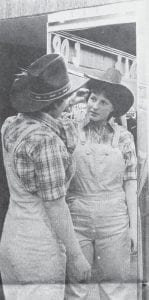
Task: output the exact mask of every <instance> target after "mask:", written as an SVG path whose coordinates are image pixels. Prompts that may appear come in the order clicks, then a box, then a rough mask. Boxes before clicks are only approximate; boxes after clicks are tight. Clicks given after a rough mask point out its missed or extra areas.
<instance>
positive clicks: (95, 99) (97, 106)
mask: <svg viewBox="0 0 149 300" xmlns="http://www.w3.org/2000/svg"><path fill="white" fill-rule="evenodd" d="M113 110H114V108H113V105H112V103H111V102H110V100H108V99H107V98H106V97H105V96H104V93H103V92H98V91H94V92H91V95H90V97H89V99H88V105H87V113H88V116H89V118H90V120H92V121H95V122H97V121H106V120H107V119H108V116H109V114H110V113H111V112H112V111H113Z"/></svg>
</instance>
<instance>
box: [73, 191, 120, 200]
mask: <svg viewBox="0 0 149 300" xmlns="http://www.w3.org/2000/svg"><path fill="white" fill-rule="evenodd" d="M71 197H72V198H81V199H82V198H85V199H87V200H88V201H105V200H109V201H110V200H113V199H118V198H120V199H125V192H124V191H122V190H121V191H114V192H110V191H108V192H107V191H102V192H99V193H94V194H93V193H80V192H75V193H70V194H68V196H67V198H68V200H69V198H71Z"/></svg>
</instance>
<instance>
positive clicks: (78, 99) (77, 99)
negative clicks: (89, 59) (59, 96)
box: [69, 88, 89, 106]
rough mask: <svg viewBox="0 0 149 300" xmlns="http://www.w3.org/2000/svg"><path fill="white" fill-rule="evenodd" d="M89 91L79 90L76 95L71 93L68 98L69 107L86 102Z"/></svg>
mask: <svg viewBox="0 0 149 300" xmlns="http://www.w3.org/2000/svg"><path fill="white" fill-rule="evenodd" d="M88 94H89V90H88V89H85V88H81V89H79V90H78V91H77V92H76V93H73V94H72V96H71V97H70V98H69V105H71V106H72V105H76V104H78V103H82V102H85V101H86V100H87V97H88Z"/></svg>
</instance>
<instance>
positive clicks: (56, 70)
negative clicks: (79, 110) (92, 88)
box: [10, 53, 89, 112]
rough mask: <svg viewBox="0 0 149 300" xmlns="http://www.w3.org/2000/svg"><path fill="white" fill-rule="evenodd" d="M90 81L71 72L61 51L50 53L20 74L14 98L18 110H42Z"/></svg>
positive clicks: (16, 82)
mask: <svg viewBox="0 0 149 300" xmlns="http://www.w3.org/2000/svg"><path fill="white" fill-rule="evenodd" d="M88 80H89V79H87V78H86V79H85V78H84V77H79V76H78V75H76V74H68V71H67V68H66V65H65V62H64V59H63V57H62V56H60V55H59V54H56V53H54V54H47V55H44V56H42V57H40V58H39V59H37V60H36V61H35V62H33V63H32V64H31V65H30V66H29V67H28V68H27V70H24V71H23V72H22V73H21V74H18V76H17V78H16V79H15V80H14V83H13V85H12V87H11V91H10V101H11V104H12V106H13V107H14V108H15V109H16V110H17V111H18V112H34V111H38V110H41V109H42V108H44V107H46V106H49V105H50V104H51V103H53V102H54V101H55V100H61V99H64V98H65V97H68V96H70V95H71V94H72V93H73V92H75V91H76V90H78V89H79V88H80V87H81V86H83V85H84V84H85V83H86V82H87V81H88Z"/></svg>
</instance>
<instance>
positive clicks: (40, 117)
mask: <svg viewBox="0 0 149 300" xmlns="http://www.w3.org/2000/svg"><path fill="white" fill-rule="evenodd" d="M30 116H31V117H32V118H34V119H35V120H37V121H40V122H42V123H44V124H45V125H46V126H48V127H50V128H51V129H52V130H53V131H54V132H55V133H56V134H58V135H60V129H59V122H58V120H57V119H55V118H53V117H52V116H51V115H49V114H47V113H45V112H35V113H31V114H30Z"/></svg>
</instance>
